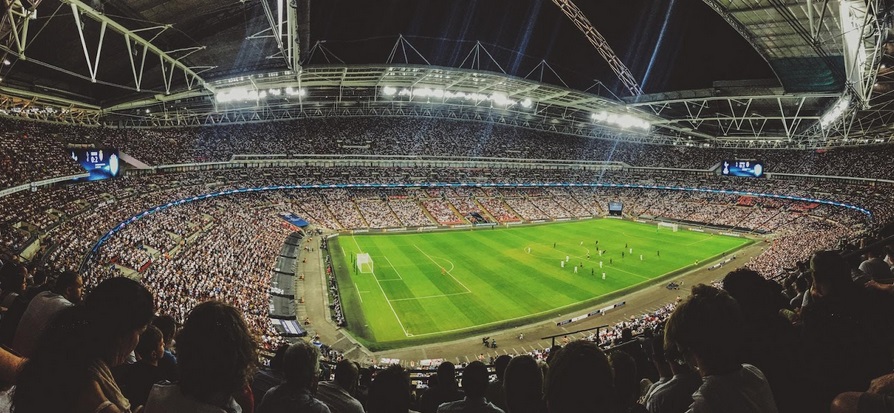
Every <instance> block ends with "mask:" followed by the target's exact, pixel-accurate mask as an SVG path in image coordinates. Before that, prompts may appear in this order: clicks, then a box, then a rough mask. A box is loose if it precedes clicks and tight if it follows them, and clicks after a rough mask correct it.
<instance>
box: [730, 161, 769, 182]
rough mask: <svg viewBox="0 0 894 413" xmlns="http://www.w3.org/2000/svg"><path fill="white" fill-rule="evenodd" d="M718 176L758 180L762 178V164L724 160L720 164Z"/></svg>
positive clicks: (759, 162)
mask: <svg viewBox="0 0 894 413" xmlns="http://www.w3.org/2000/svg"><path fill="white" fill-rule="evenodd" d="M720 174H721V175H725V176H745V177H749V178H760V177H763V176H764V163H763V162H762V161H755V160H742V159H736V160H729V159H725V160H724V161H723V162H721V163H720Z"/></svg>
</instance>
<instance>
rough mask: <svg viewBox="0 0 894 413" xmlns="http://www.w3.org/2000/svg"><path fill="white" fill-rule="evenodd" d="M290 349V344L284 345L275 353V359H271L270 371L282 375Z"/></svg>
mask: <svg viewBox="0 0 894 413" xmlns="http://www.w3.org/2000/svg"><path fill="white" fill-rule="evenodd" d="M288 349H289V344H288V343H286V344H282V345H280V346H279V348H277V349H276V351H275V352H274V353H273V358H271V359H270V370H273V371H275V372H277V373H282V364H283V360H285V358H286V350H288Z"/></svg>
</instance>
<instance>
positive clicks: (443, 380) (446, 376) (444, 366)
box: [438, 361, 456, 388]
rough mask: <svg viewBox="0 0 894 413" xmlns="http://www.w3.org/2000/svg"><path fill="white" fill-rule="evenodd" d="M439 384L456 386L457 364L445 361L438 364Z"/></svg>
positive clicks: (449, 386) (450, 386) (445, 386)
mask: <svg viewBox="0 0 894 413" xmlns="http://www.w3.org/2000/svg"><path fill="white" fill-rule="evenodd" d="M438 385H439V386H441V387H444V388H453V387H456V366H455V365H453V363H451V362H449V361H445V362H443V363H441V364H440V365H439V366H438Z"/></svg>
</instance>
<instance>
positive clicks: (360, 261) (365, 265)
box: [357, 252, 373, 274]
mask: <svg viewBox="0 0 894 413" xmlns="http://www.w3.org/2000/svg"><path fill="white" fill-rule="evenodd" d="M357 270H358V271H360V272H361V273H363V274H372V273H373V260H372V257H370V256H369V254H368V253H365V252H361V253H359V254H357Z"/></svg>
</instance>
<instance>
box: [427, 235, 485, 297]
mask: <svg viewBox="0 0 894 413" xmlns="http://www.w3.org/2000/svg"><path fill="white" fill-rule="evenodd" d="M413 247H415V248H416V249H417V250H419V252H421V253H422V255H425V256H426V257H427V258H428V259H429V260H431V262H433V263H435V265H437V266H438V268H440V269H441V270H443V271H444V272H445V273H447V275H449V276H450V278H453V281H456V282H457V283H458V284H459V285H461V286H463V288H465V290H466V292H468V293H470V292H472V290H470V289H469V287H466V285H465V284H463V283H462V281H460V280H457V279H456V277H454V276H453V274H451V273H450V272H451V271H453V268H451V269H450V270H449V271H448V270H447V269H446V268H444V267H443V266H441V264H438V262H437V261H435V259H434V258H432V257H431V255H428V254H426V253H425V251H423V250H422V248H419V246H418V245H416V244H413ZM448 261H449V260H448ZM450 264H451V265H452V264H453V261H451V262H450ZM454 268H455V267H454Z"/></svg>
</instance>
